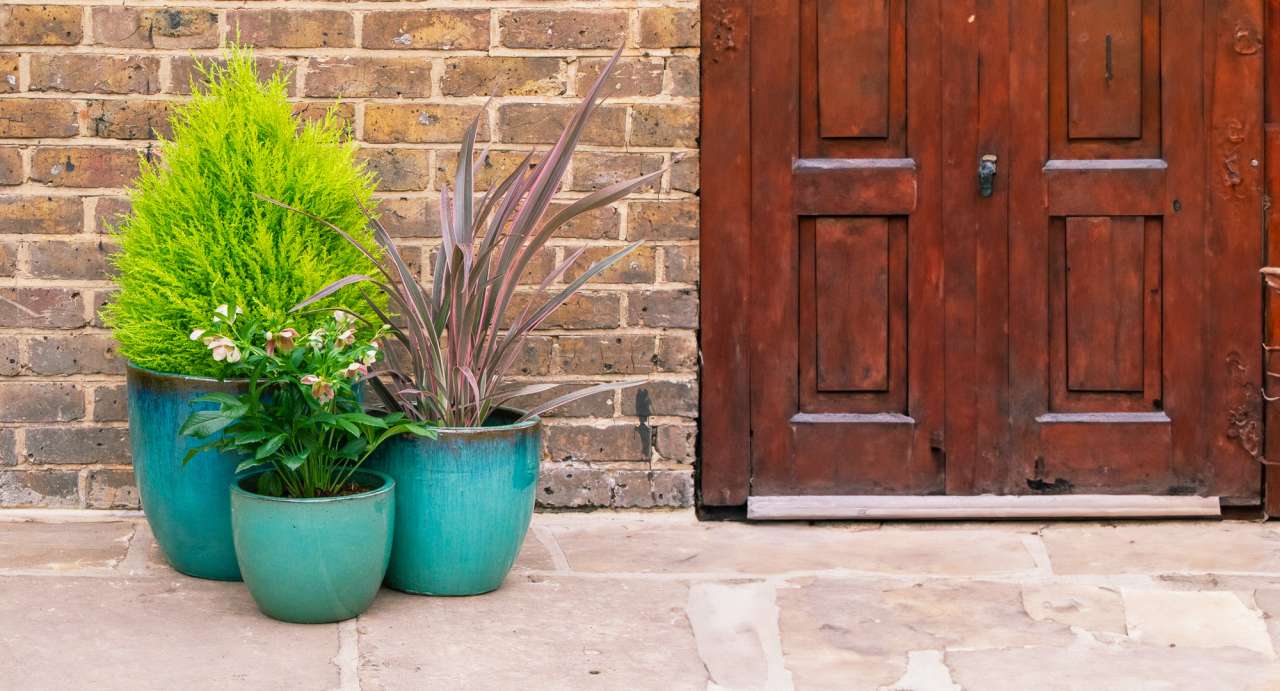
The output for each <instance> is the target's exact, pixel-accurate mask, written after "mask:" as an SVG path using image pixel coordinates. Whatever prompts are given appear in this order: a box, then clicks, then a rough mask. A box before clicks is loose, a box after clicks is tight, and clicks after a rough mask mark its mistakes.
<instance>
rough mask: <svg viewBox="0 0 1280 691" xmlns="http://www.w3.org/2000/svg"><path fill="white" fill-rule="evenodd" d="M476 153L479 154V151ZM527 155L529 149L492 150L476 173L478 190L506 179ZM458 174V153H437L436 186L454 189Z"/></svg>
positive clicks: (486, 188) (481, 190)
mask: <svg viewBox="0 0 1280 691" xmlns="http://www.w3.org/2000/svg"><path fill="white" fill-rule="evenodd" d="M476 155H477V156H479V155H480V154H479V152H477V153H476ZM526 155H528V152H527V151H490V152H489V155H488V156H487V157H486V158H485V160H484V163H482V164H481V165H480V169H479V170H477V171H476V173H475V188H476V190H477V191H480V192H483V191H485V190H488V189H489V188H490V187H492V186H493V185H495V184H497V183H500V182H502V181H503V180H505V179H506V178H507V176H509V175H511V173H512V172H514V171H515V169H516V167H517V166H519V165H520V163H521V162H522V161H524V159H525V156H526ZM457 174H458V154H456V153H454V152H451V151H449V152H441V153H439V154H436V187H445V188H448V189H450V190H452V189H453V186H454V185H453V183H454V180H455V178H456V177H457Z"/></svg>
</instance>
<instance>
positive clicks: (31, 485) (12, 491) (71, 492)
mask: <svg viewBox="0 0 1280 691" xmlns="http://www.w3.org/2000/svg"><path fill="white" fill-rule="evenodd" d="M79 505H80V473H79V471H76V470H0V506H5V507H18V506H40V507H46V508H67V507H75V506H79Z"/></svg>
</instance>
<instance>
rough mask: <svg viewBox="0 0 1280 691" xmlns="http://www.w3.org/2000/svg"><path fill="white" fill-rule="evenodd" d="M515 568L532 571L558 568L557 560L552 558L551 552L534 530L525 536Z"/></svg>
mask: <svg viewBox="0 0 1280 691" xmlns="http://www.w3.org/2000/svg"><path fill="white" fill-rule="evenodd" d="M514 568H515V569H517V570H530V571H551V570H553V569H555V568H556V566H555V562H554V561H553V560H552V559H551V552H548V551H547V548H546V547H545V546H544V545H543V544H542V543H541V542H539V541H538V536H537V535H536V534H534V532H533V531H532V530H530V531H529V533H528V534H527V535H525V537H524V545H523V546H521V547H520V554H519V555H517V556H516V564H515V567H514Z"/></svg>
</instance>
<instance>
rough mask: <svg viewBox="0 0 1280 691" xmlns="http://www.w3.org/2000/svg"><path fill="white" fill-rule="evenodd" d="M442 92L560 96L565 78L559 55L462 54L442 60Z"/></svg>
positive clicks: (451, 94) (450, 94)
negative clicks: (547, 56) (531, 56)
mask: <svg viewBox="0 0 1280 691" xmlns="http://www.w3.org/2000/svg"><path fill="white" fill-rule="evenodd" d="M440 91H441V93H443V94H444V95H445V96H561V95H563V94H564V93H565V82H564V79H563V78H562V77H561V63H560V60H559V59H558V58H525V57H515V58H509V57H497V56H488V55H485V56H479V57H461V58H449V59H447V60H445V63H444V74H443V76H442V77H441V79H440Z"/></svg>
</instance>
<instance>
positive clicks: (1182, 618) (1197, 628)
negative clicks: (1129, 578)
mask: <svg viewBox="0 0 1280 691" xmlns="http://www.w3.org/2000/svg"><path fill="white" fill-rule="evenodd" d="M1124 612H1125V623H1126V625H1127V626H1128V629H1129V636H1130V637H1132V638H1133V639H1134V640H1135V641H1138V642H1141V643H1150V644H1155V645H1166V646H1177V647H1181V648H1231V647H1238V648H1244V649H1246V650H1252V651H1254V652H1258V653H1262V654H1264V655H1266V656H1268V657H1275V651H1274V650H1273V649H1272V647H1271V639H1270V636H1268V634H1267V625H1266V623H1265V622H1264V621H1263V619H1262V614H1261V612H1258V611H1255V610H1252V609H1250V608H1248V607H1246V606H1245V604H1244V603H1243V602H1241V600H1240V598H1239V597H1237V596H1236V595H1235V594H1234V593H1231V592H1227V591H1208V592H1196V591H1186V590H1125V591H1124Z"/></svg>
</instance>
